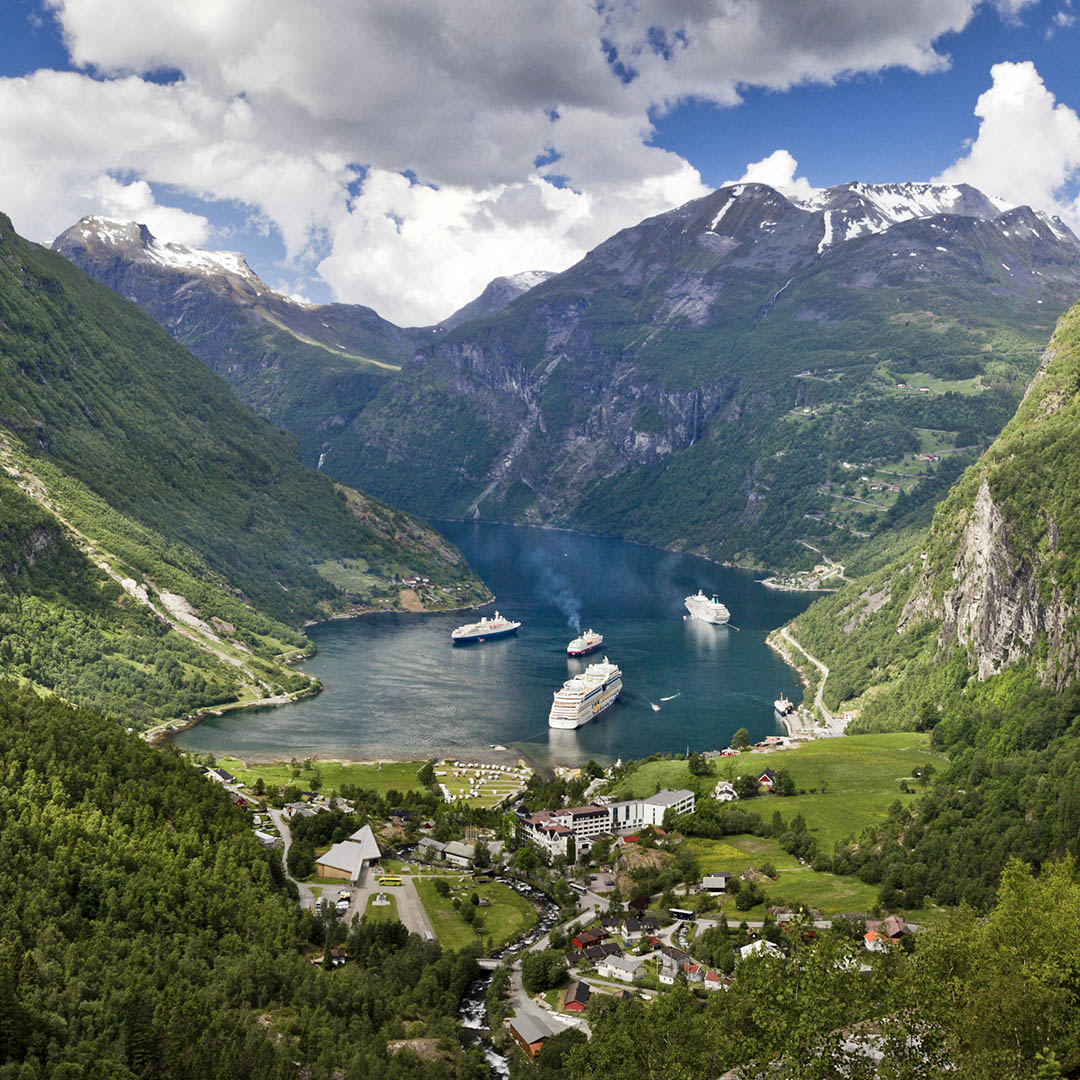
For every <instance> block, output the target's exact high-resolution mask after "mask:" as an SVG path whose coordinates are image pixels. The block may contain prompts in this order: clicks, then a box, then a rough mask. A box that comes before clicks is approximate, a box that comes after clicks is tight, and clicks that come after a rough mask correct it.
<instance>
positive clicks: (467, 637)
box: [452, 626, 518, 645]
mask: <svg viewBox="0 0 1080 1080" xmlns="http://www.w3.org/2000/svg"><path fill="white" fill-rule="evenodd" d="M517 632H518V628H517V627H516V626H511V627H508V628H507V629H505V630H480V631H477V632H476V633H475V634H463V635H462V636H461V637H455V638H453V639H452V640H453V642H454V644H455V645H479V644H480V643H481V642H482V641H494V640H495V638H501V637H509V636H510V635H511V634H516V633H517Z"/></svg>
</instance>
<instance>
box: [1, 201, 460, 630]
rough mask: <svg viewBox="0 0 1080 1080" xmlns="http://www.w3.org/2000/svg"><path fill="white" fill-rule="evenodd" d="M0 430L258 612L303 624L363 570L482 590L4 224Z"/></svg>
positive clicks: (146, 327) (421, 533)
mask: <svg viewBox="0 0 1080 1080" xmlns="http://www.w3.org/2000/svg"><path fill="white" fill-rule="evenodd" d="M0 320H2V321H0V395H2V396H0V401H2V405H0V425H2V427H3V428H5V429H6V430H7V431H9V432H11V433H12V434H13V435H14V436H16V437H17V438H18V439H19V440H20V441H21V442H22V444H23V445H24V446H25V447H26V448H27V450H28V451H29V452H30V453H31V454H32V455H34V456H35V457H36V456H43V457H45V458H46V459H47V460H48V461H50V462H52V463H54V464H55V465H57V466H58V467H59V468H61V469H62V470H63V471H64V472H65V473H68V474H70V475H71V476H72V477H74V478H76V479H77V480H79V481H81V482H82V483H84V484H85V485H86V486H87V487H88V488H89V489H90V490H91V491H93V492H94V493H95V494H97V495H99V496H100V497H101V498H103V499H104V500H105V501H106V502H107V503H108V505H109V506H111V507H112V508H114V509H115V510H117V511H119V512H121V513H123V514H125V515H126V516H128V517H130V518H132V519H133V520H135V521H137V522H140V523H142V524H143V525H145V526H147V527H149V528H151V529H153V530H155V531H156V532H158V533H160V534H161V535H162V536H164V537H167V538H169V539H171V540H178V541H181V542H182V543H183V544H185V545H186V546H188V547H190V548H192V549H193V550H194V551H196V552H198V553H199V555H200V556H201V557H202V558H203V559H204V560H205V562H206V563H207V565H209V566H210V567H211V568H212V569H213V570H215V571H216V572H217V573H219V574H220V575H221V576H222V577H224V578H225V579H226V580H228V581H229V582H230V583H232V584H233V585H235V586H238V587H239V588H240V589H241V590H243V593H244V594H245V595H246V596H248V597H250V598H251V599H252V600H253V601H254V602H255V603H256V605H258V606H259V607H261V608H262V609H263V610H265V611H266V612H267V613H269V614H272V615H274V616H275V617H277V618H279V619H281V620H284V621H287V622H291V623H296V622H299V621H301V620H303V619H305V618H310V617H311V616H312V615H314V614H316V613H317V612H319V611H320V610H325V609H327V608H330V607H333V606H334V605H335V604H340V603H341V602H342V601H343V600H344V597H343V596H342V595H341V594H340V592H339V590H336V589H335V587H334V586H333V585H331V583H330V582H329V581H328V580H327V579H326V578H325V577H324V576H322V575H321V574H320V573H319V572H318V571H317V570H316V569H315V565H316V564H321V563H323V562H324V561H326V560H327V559H343V558H355V557H357V556H361V557H364V558H367V559H369V560H370V561H371V562H372V563H377V564H379V567H378V569H379V570H380V571H381V572H382V573H383V574H384V575H385V576H386V577H390V576H392V574H393V572H394V570H395V569H397V568H399V567H401V566H403V565H405V566H409V567H410V568H411V569H412V570H413V571H414V572H417V573H421V574H425V573H427V572H428V571H429V570H431V571H433V572H434V573H437V574H439V575H440V576H442V577H444V578H445V577H448V576H449V577H450V578H451V579H456V580H458V581H471V583H473V584H475V581H474V579H470V575H469V573H468V570H467V568H466V567H465V566H464V564H463V562H462V560H461V559H460V556H458V555H457V554H456V552H454V551H453V549H452V548H451V547H450V546H449V545H448V544H446V543H445V541H440V540H439V538H437V537H435V536H434V535H433V534H431V533H430V531H425V530H423V529H422V528H421V527H420V526H419V525H418V523H416V522H415V521H413V520H411V519H408V518H407V517H406V516H405V515H398V516H395V515H394V514H393V512H392V511H389V510H388V509H387V508H385V507H382V506H380V505H379V504H377V503H374V502H368V503H367V504H366V506H365V510H366V513H364V514H363V515H357V514H355V513H351V512H350V510H349V507H348V505H347V502H346V497H345V494H344V492H342V491H341V490H339V489H338V488H337V487H335V485H334V484H333V483H332V482H331V481H330V480H328V479H327V478H326V477H323V476H321V475H319V474H317V473H313V472H311V471H310V470H308V469H305V468H303V467H302V466H301V465H300V463H299V460H298V455H297V447H296V441H295V439H294V438H293V437H292V436H290V435H287V434H285V433H284V432H282V431H280V430H278V429H276V428H274V427H272V426H271V425H270V424H268V423H266V422H265V421H263V420H261V419H259V418H258V417H257V416H256V415H255V414H254V413H253V412H252V411H251V410H250V409H249V408H247V407H246V406H243V405H241V404H240V403H239V402H238V401H237V400H236V398H234V397H233V395H232V393H231V392H230V391H229V389H228V387H227V386H226V385H225V383H223V382H222V381H221V380H220V379H219V378H218V377H217V376H215V375H214V374H212V373H211V372H210V371H208V370H207V368H206V366H205V365H204V364H202V363H200V362H199V361H198V360H196V359H195V358H194V357H193V356H191V354H190V353H188V352H187V351H186V350H184V349H182V348H181V347H180V346H179V345H177V344H176V343H175V342H174V341H173V340H172V339H171V338H170V337H169V335H168V334H166V333H165V332H164V331H163V330H162V329H161V328H160V327H159V326H158V325H157V324H156V323H155V322H154V321H153V320H152V319H150V318H149V317H147V316H146V315H144V314H143V313H142V312H141V311H140V310H139V309H138V308H137V307H135V305H133V304H130V303H128V302H126V301H123V300H121V299H120V298H118V297H117V295H116V294H115V293H113V292H112V291H111V290H109V289H106V288H104V287H103V286H100V285H97V284H95V283H93V282H92V281H90V279H89V278H87V277H86V275H85V274H83V273H82V271H80V270H78V269H76V268H75V267H74V266H73V265H72V264H71V263H69V262H68V261H67V260H66V259H64V258H63V257H62V256H60V255H57V254H55V253H52V252H49V251H46V250H44V249H42V248H39V247H37V246H36V245H33V244H29V243H27V242H26V241H24V240H22V239H20V238H19V237H18V236H16V235H15V233H14V232H13V231H12V229H11V225H10V222H9V221H8V220H7V219H6V218H0Z"/></svg>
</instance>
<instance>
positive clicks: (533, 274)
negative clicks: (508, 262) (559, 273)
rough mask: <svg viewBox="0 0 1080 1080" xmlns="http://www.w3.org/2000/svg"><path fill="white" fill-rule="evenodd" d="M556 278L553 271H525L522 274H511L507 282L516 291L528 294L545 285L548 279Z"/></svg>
mask: <svg viewBox="0 0 1080 1080" xmlns="http://www.w3.org/2000/svg"><path fill="white" fill-rule="evenodd" d="M554 276H555V272H554V271H553V270H523V271H522V272H521V273H520V274H511V275H510V276H509V277H508V278H507V279H506V280H507V281H509V282H510V284H511V285H513V286H514V288H515V289H520V290H521V291H522V292H528V291H529V290H530V289H535V288H536V286H537V285H543V283H544V282H545V281H547V279H548V278H551V277H554Z"/></svg>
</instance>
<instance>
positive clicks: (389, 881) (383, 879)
mask: <svg viewBox="0 0 1080 1080" xmlns="http://www.w3.org/2000/svg"><path fill="white" fill-rule="evenodd" d="M375 880H376V881H377V882H378V883H379V884H380V885H404V884H405V882H403V881H402V880H401V878H399V877H397V876H396V875H394V874H382V875H380V876H379V877H377V878H376V879H375Z"/></svg>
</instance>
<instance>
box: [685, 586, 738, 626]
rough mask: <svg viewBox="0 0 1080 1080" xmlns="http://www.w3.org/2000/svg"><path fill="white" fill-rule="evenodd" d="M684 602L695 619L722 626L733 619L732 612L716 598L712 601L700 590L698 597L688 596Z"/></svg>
mask: <svg viewBox="0 0 1080 1080" xmlns="http://www.w3.org/2000/svg"><path fill="white" fill-rule="evenodd" d="M683 602H684V603H685V604H686V610H687V611H689V612H690V617H691V618H693V619H700V620H701V621H702V622H707V623H716V624H717V625H721V624H723V623H726V622H727V621H728V620H729V619H730V618H731V612H730V611H728V609H727V608H726V607H724V605H723V604H721V603H720V601H719V600H718V599H717V598H716V597H715V596H714V597H712V598H711V599H710V598H709V597H708V596H706V595H705V594H704V593H703V592H702V591H701V590H700V589H698V591H697V595H696V596H688V597H687V598H686V600H685V601H683Z"/></svg>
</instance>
